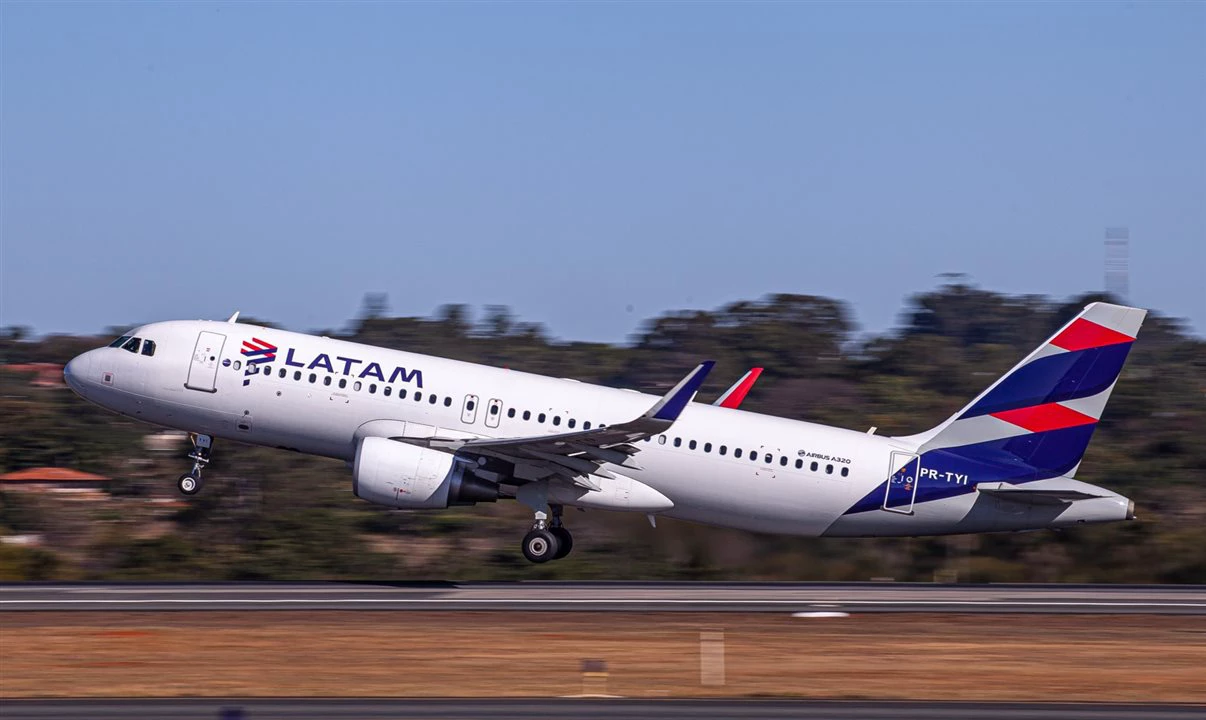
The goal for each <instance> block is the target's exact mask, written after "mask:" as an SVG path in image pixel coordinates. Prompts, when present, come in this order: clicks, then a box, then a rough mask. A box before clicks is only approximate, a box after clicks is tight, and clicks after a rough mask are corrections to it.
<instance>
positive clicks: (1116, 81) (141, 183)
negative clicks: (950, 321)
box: [0, 2, 1206, 341]
mask: <svg viewBox="0 0 1206 720" xmlns="http://www.w3.org/2000/svg"><path fill="white" fill-rule="evenodd" d="M0 41H2V45H0V244H2V246H0V324H3V325H14V324H19V325H28V326H32V327H33V328H34V329H35V330H36V331H37V332H39V333H46V332H94V331H99V330H101V329H102V328H104V327H106V326H108V325H112V324H135V323H139V322H144V321H150V320H161V319H169V318H197V317H209V318H222V317H225V316H226V315H228V314H229V313H230V312H232V311H233V310H234V309H236V308H238V309H241V310H242V311H243V312H244V313H248V314H252V315H255V316H257V317H263V318H270V319H274V320H276V321H279V322H281V323H283V324H285V325H286V326H289V327H292V328H296V329H308V328H323V327H336V326H340V325H342V324H343V323H344V321H346V320H347V319H349V318H350V317H352V316H354V315H355V314H356V313H357V311H358V309H359V306H360V303H361V299H362V297H363V295H364V293H366V292H371V291H376V292H386V293H388V295H389V300H390V307H391V310H392V311H393V312H394V313H396V314H400V315H428V314H431V313H432V311H433V310H434V309H435V308H436V307H437V306H438V305H441V304H444V303H452V302H459V303H468V304H471V305H474V306H481V305H485V304H502V305H509V306H511V307H512V308H513V309H514V310H515V311H516V312H517V314H518V315H519V316H520V317H522V318H523V319H525V320H529V321H538V322H543V323H545V324H546V325H547V326H548V327H549V329H550V330H551V331H552V332H553V333H554V334H555V335H557V336H559V337H563V338H567V339H585V340H607V341H616V340H622V339H624V338H625V337H626V336H627V335H628V334H629V333H631V332H633V331H634V330H636V329H637V327H638V323H639V322H640V321H641V320H643V319H645V318H648V317H651V316H653V315H655V314H657V313H660V312H663V311H666V310H671V309H682V308H712V307H716V306H719V305H721V304H723V303H726V302H729V301H733V300H738V299H750V298H756V297H760V296H762V295H764V294H767V293H775V292H791V293H807V294H817V295H825V296H831V297H836V298H840V299H844V300H847V301H849V302H850V303H851V305H852V307H853V308H854V310H855V314H856V318H857V320H858V321H859V322H860V323H861V325H862V327H863V328H864V329H867V330H871V331H879V330H883V329H886V328H888V327H891V326H892V325H893V324H894V323H895V321H896V319H897V317H898V313H899V312H900V311H901V309H902V307H903V303H904V301H905V299H906V297H907V296H908V295H909V294H911V293H913V292H917V291H921V290H926V289H929V288H932V287H934V286H935V285H936V284H937V283H938V282H939V280H938V279H937V278H936V276H937V275H938V274H939V273H944V272H962V273H967V274H968V275H969V276H970V277H971V278H972V280H974V281H975V282H976V283H978V284H979V285H981V286H982V287H985V288H987V289H992V290H999V291H1004V292H1016V293H1023V292H1025V293H1042V294H1049V295H1054V296H1056V297H1060V298H1063V297H1066V296H1069V295H1072V294H1076V293H1079V292H1083V291H1086V290H1097V289H1100V288H1101V287H1102V266H1103V259H1102V237H1103V231H1104V229H1105V228H1106V227H1107V226H1113V225H1127V226H1129V227H1130V231H1131V300H1132V301H1133V302H1134V303H1136V304H1139V305H1143V306H1146V307H1150V308H1154V309H1157V310H1159V311H1161V312H1163V313H1166V314H1169V315H1173V316H1177V317H1184V318H1187V319H1188V320H1189V321H1190V323H1191V325H1192V327H1193V328H1194V329H1195V330H1196V331H1197V332H1201V331H1202V330H1203V328H1206V290H1204V289H1203V274H1204V271H1206V249H1204V246H1206V3H1201V2H1192V3H1191V2H1184V3H1163V4H1161V3H1125V4H1122V3H1101V2H1097V3H1066V4H1064V3H1038V2H1033V3H1005V4H991V3H975V4H946V3H940V4H906V3H890V4H876V3H847V4H824V3H798V4H789V3H774V4H724V3H708V4H687V3H605V4H580V3H575V4H554V3H530V4H438V5H437V4H401V3H363V4H341V5H334V4H323V3H304V4H303V3H296V4H291V3H261V4H251V3H238V4H225V3H124V4H103V3H61V4H55V3H36V4H32V3H30V4H27V3H15V2H4V3H3V4H0Z"/></svg>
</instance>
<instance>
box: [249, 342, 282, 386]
mask: <svg viewBox="0 0 1206 720" xmlns="http://www.w3.org/2000/svg"><path fill="white" fill-rule="evenodd" d="M276 351H277V347H276V346H275V345H273V344H272V343H270V342H266V341H264V340H261V339H259V338H256V337H253V338H251V340H250V341H248V340H244V341H243V349H242V350H241V352H242V353H243V357H245V358H247V369H246V370H244V371H243V384H244V385H250V384H251V376H252V375H255V374H256V373H257V372H259V371H260V367H259V366H260V365H262V364H264V363H270V362H272V361H274V360H276Z"/></svg>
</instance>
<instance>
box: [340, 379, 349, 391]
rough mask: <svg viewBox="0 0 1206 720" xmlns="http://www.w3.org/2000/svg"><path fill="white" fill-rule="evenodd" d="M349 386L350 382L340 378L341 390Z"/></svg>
mask: <svg viewBox="0 0 1206 720" xmlns="http://www.w3.org/2000/svg"><path fill="white" fill-rule="evenodd" d="M347 386H348V381H347V380H345V379H344V378H339V388H340V389H341V390H342V389H343V388H345V387H347Z"/></svg>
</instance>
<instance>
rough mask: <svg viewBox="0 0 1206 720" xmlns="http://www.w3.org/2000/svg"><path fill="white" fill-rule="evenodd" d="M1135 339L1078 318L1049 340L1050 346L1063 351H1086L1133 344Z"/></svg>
mask: <svg viewBox="0 0 1206 720" xmlns="http://www.w3.org/2000/svg"><path fill="white" fill-rule="evenodd" d="M1134 340H1135V338H1133V337H1131V336H1130V335H1124V334H1123V333H1120V332H1118V331H1117V330H1111V329H1109V328H1108V327H1105V326H1104V325H1098V324H1097V323H1095V322H1093V321H1092V320H1085V319H1084V318H1078V319H1077V320H1076V322H1074V323H1072V324H1071V325H1069V326H1068V327H1066V328H1064V331H1063V332H1061V333H1060V334H1059V335H1056V336H1055V337H1053V338H1052V339H1051V344H1052V345H1054V346H1056V347H1059V348H1063V349H1064V350H1088V349H1090V348H1099V347H1105V346H1106V345H1118V344H1119V343H1129V342H1134Z"/></svg>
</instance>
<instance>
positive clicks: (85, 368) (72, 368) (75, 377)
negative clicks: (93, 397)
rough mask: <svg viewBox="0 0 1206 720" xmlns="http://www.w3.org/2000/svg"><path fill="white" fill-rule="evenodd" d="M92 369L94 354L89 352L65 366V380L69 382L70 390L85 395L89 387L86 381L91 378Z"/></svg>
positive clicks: (78, 356)
mask: <svg viewBox="0 0 1206 720" xmlns="http://www.w3.org/2000/svg"><path fill="white" fill-rule="evenodd" d="M91 369H92V352H91V351H89V352H86V353H84V354H82V355H77V356H76V357H74V358H72V359H71V361H70V362H68V363H67V364H66V365H64V366H63V380H65V381H66V382H67V386H68V387H69V388H71V389H72V390H74V391H76V392H77V393H79V394H80V395H85V394H86V392H85V391H86V390H87V387H86V383H85V382H84V381H85V379H86V378H88V377H89V376H90V374H91V372H90V371H91Z"/></svg>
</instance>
